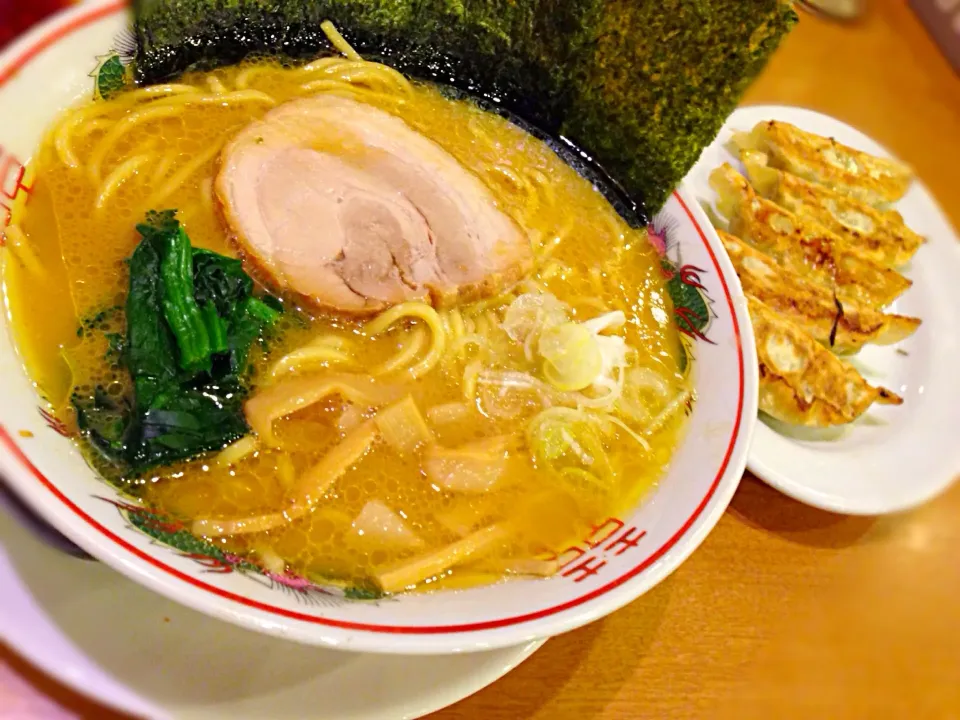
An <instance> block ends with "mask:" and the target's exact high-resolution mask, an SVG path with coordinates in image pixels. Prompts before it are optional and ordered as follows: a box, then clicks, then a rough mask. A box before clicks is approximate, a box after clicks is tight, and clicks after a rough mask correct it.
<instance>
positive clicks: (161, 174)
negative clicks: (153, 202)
mask: <svg viewBox="0 0 960 720" xmlns="http://www.w3.org/2000/svg"><path fill="white" fill-rule="evenodd" d="M176 159H177V158H176V156H174V155H173V154H172V153H163V154H162V155H161V156H160V161H159V162H158V163H157V166H156V167H155V168H154V170H153V175H151V177H150V186H151V187H153V186H155V185H159V184H160V181H161V180H163V179H164V178H165V177H166V176H167V173H169V172H170V167H171V166H172V165H173V162H174V160H176Z"/></svg>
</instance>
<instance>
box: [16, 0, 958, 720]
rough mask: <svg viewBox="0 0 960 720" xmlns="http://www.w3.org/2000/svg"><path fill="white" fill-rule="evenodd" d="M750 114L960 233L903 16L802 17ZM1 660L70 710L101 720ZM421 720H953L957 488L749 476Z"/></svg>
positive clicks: (758, 88) (952, 125) (925, 54)
mask: <svg viewBox="0 0 960 720" xmlns="http://www.w3.org/2000/svg"><path fill="white" fill-rule="evenodd" d="M746 103H781V104H788V105H798V106H804V107H810V108H814V109H817V110H821V111H823V112H826V113H829V114H831V115H834V116H836V117H838V118H840V119H841V120H844V121H846V122H848V123H850V124H851V125H854V126H856V127H858V128H860V129H861V130H863V131H864V132H866V133H867V134H869V135H871V136H873V137H874V138H876V139H877V140H878V141H880V142H881V143H883V144H884V145H886V146H887V147H888V148H889V149H890V150H891V151H892V152H894V153H896V154H897V155H899V156H900V157H901V158H903V159H905V160H906V161H908V162H910V163H911V164H913V165H914V166H915V167H916V169H917V172H918V174H919V175H920V177H921V178H922V179H923V181H924V182H925V183H926V184H927V186H928V187H929V188H930V189H931V191H932V192H933V193H934V195H935V196H936V197H937V198H938V200H939V201H940V203H941V205H942V206H943V207H944V209H945V210H946V212H947V214H948V216H949V217H950V218H951V220H952V222H953V223H954V225H956V226H960V190H958V189H957V177H958V176H957V166H958V163H960V79H958V77H957V76H956V75H955V74H954V72H953V71H952V69H951V68H950V67H949V65H948V64H947V62H946V60H945V59H944V58H942V57H941V56H940V55H939V53H938V51H937V49H936V47H935V46H934V44H933V43H932V41H931V40H930V39H929V37H928V36H927V35H926V32H925V31H924V29H923V28H922V27H921V26H920V24H919V22H918V21H917V19H916V18H915V17H914V16H913V14H912V13H911V11H910V10H909V8H908V7H907V5H906V4H905V3H903V2H900V1H899V0H873V1H872V2H869V3H868V8H867V14H866V16H865V17H864V18H863V19H862V21H860V22H859V23H858V24H855V25H842V24H833V23H830V22H827V21H824V20H819V19H816V18H812V17H810V16H803V18H802V22H801V25H800V27H799V28H798V29H797V30H796V31H795V32H794V33H793V34H792V36H791V37H790V38H789V39H788V40H787V41H786V43H785V44H784V47H783V48H782V49H781V50H780V52H779V53H778V55H777V56H776V57H775V59H774V60H773V62H772V63H771V64H770V66H769V68H768V69H767V71H766V72H765V73H764V75H763V76H762V77H761V78H760V79H759V80H758V82H757V83H756V84H755V85H754V86H753V88H752V89H751V91H750V93H749V95H748V96H747V98H746ZM958 470H960V468H958ZM903 480H904V482H910V478H909V477H905V478H904V479H903ZM4 657H6V659H7V660H8V661H9V662H13V663H15V665H14V667H15V669H16V670H17V671H18V672H20V673H21V674H22V675H24V676H25V677H27V679H28V680H29V681H30V682H32V683H33V684H34V685H35V686H36V687H38V688H40V689H42V690H43V691H44V692H46V693H48V694H49V695H51V696H52V697H53V698H54V699H56V700H57V701H58V702H59V703H60V704H62V705H65V706H67V707H70V708H71V709H73V710H75V711H76V712H78V713H79V714H80V715H81V716H84V717H97V718H105V719H106V718H111V717H115V716H113V715H111V714H110V713H108V712H106V711H104V710H100V709H97V708H95V707H94V706H93V705H91V704H89V703H87V702H85V701H83V700H80V699H78V698H76V697H75V696H73V695H72V694H71V693H70V692H69V691H66V690H64V689H63V688H60V687H58V686H57V685H56V684H55V683H52V682H51V681H50V680H48V679H46V678H44V677H43V676H41V675H40V674H39V673H37V672H36V671H33V670H32V669H30V668H29V667H27V666H26V665H25V664H23V663H22V662H20V661H16V660H15V659H13V657H12V656H11V655H9V654H8V653H7V654H5V653H4V652H3V651H2V649H0V661H2V660H3V659H4ZM434 717H435V718H436V720H479V719H481V718H482V719H483V720H525V719H527V718H536V719H538V720H614V719H620V718H629V719H630V720H639V719H641V718H655V719H657V720H669V719H671V718H678V719H681V718H709V719H716V720H726V719H727V718H730V719H733V718H736V719H737V720H752V719H753V718H757V719H758V720H759V719H761V718H763V719H767V718H777V719H778V720H791V719H792V718H798V719H803V720H810V719H812V718H838V719H848V718H849V719H854V718H856V719H860V718H863V719H864V720H867V719H869V720H884V719H886V718H890V719H894V718H897V719H899V718H907V717H909V718H911V720H922V719H925V718H930V719H931V720H933V719H936V720H943V719H947V718H960V486H955V487H954V488H953V489H952V490H951V491H950V492H948V493H947V494H946V495H945V496H943V497H941V498H940V499H938V500H936V501H934V502H932V503H930V504H929V505H927V506H925V507H923V508H921V509H918V510H916V511H913V512H910V513H906V514H902V515H898V516H890V517H886V518H881V519H869V518H851V517H842V516H837V515H832V514H829V513H825V512H821V511H818V510H814V509H811V508H808V507H805V506H803V505H801V504H799V503H796V502H794V501H792V500H790V499H788V498H786V497H784V496H782V495H780V494H779V493H777V492H775V491H773V490H771V489H769V488H767V487H766V486H765V485H762V484H761V483H759V482H758V481H757V480H755V479H754V478H752V477H749V476H748V477H746V478H745V479H744V482H743V484H742V485H741V487H740V489H739V491H738V492H737V495H736V497H735V498H734V500H733V503H732V505H731V507H730V509H729V511H728V512H727V513H726V515H725V516H724V517H723V519H722V520H721V521H720V523H719V525H718V526H717V528H716V530H715V531H714V532H713V533H712V534H711V535H710V536H709V537H708V538H707V540H706V541H705V542H704V544H703V546H702V547H701V548H700V549H699V550H698V551H697V552H696V553H694V555H693V556H692V557H691V558H690V559H689V560H688V561H687V562H686V563H685V564H684V565H683V566H682V567H681V568H680V569H679V570H678V571H677V572H676V573H674V575H673V576H671V577H670V578H668V579H667V580H666V581H665V582H663V583H662V584H661V585H660V586H658V587H657V588H655V589H654V590H653V591H651V592H650V593H648V594H647V595H645V596H644V597H643V598H641V599H640V600H638V601H636V602H635V603H633V604H631V605H629V606H628V607H626V608H624V609H623V610H621V611H619V612H617V613H615V614H614V615H612V616H610V617H608V618H607V619H605V620H603V621H601V622H598V623H595V624H593V625H591V626H589V627H586V628H584V629H582V630H579V631H576V632H573V633H570V634H568V635H565V636H562V637H558V638H555V639H553V640H551V641H550V642H549V643H547V645H546V646H545V647H544V648H543V649H542V650H541V651H540V652H539V653H537V654H536V655H534V656H533V657H532V658H531V659H530V660H528V661H527V662H526V663H525V664H524V665H522V666H521V667H520V668H519V669H517V670H516V671H515V672H513V673H512V674H510V675H508V676H507V677H506V678H504V679H503V680H501V681H500V682H498V683H496V684H495V685H493V686H492V687H490V688H487V689H486V690H484V691H482V692H480V693H478V694H477V695H475V696H473V697H471V698H469V699H467V700H465V701H463V702H461V703H459V704H458V705H456V706H454V707H452V708H449V709H447V710H446V711H443V712H441V713H438V714H437V715H436V716H434Z"/></svg>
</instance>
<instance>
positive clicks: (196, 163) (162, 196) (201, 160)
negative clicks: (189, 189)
mask: <svg viewBox="0 0 960 720" xmlns="http://www.w3.org/2000/svg"><path fill="white" fill-rule="evenodd" d="M219 152H220V146H219V145H213V146H211V147H209V148H207V149H206V150H205V151H204V152H202V153H200V154H199V155H197V156H196V157H195V158H194V159H193V160H191V161H190V162H188V163H187V164H186V165H184V166H183V167H182V168H180V169H179V170H178V171H177V172H175V173H174V174H173V177H171V178H170V179H169V180H167V182H166V183H165V184H164V185H163V186H161V188H160V189H159V190H157V191H156V192H155V193H154V194H153V195H151V196H150V199H149V200H148V201H147V204H148V205H150V206H151V207H153V206H156V205H158V204H159V203H162V202H163V201H164V200H166V199H167V198H168V197H170V196H171V195H173V193H175V192H176V191H177V190H179V189H180V187H181V186H182V185H183V184H184V183H185V182H186V181H187V180H189V179H190V177H191V176H192V175H193V174H194V173H195V172H197V171H198V170H199V169H200V168H201V167H203V166H204V165H206V164H207V163H208V162H210V161H211V160H213V158H214V157H215V156H216V155H217V153H219Z"/></svg>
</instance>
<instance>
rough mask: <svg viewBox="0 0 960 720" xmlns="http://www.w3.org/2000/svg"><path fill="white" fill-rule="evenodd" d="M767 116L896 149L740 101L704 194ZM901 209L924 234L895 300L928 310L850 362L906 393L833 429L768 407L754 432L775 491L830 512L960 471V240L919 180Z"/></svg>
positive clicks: (923, 486)
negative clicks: (736, 143)
mask: <svg viewBox="0 0 960 720" xmlns="http://www.w3.org/2000/svg"><path fill="white" fill-rule="evenodd" d="M762 120H781V121H784V122H789V123H792V124H794V125H796V126H797V127H800V128H802V129H804V130H808V131H810V132H814V133H817V134H819V135H825V136H830V137H834V138H836V139H837V140H838V141H839V142H841V143H844V144H846V145H849V146H851V147H855V148H857V149H859V150H863V151H865V152H868V153H872V154H875V155H880V156H883V157H889V156H890V153H889V152H887V151H886V150H885V149H884V148H883V147H881V146H880V145H879V144H878V143H876V142H874V141H873V140H871V139H870V138H869V137H867V136H866V135H864V134H863V133H861V132H860V131H858V130H855V129H854V128H852V127H850V126H849V125H846V124H845V123H842V122H840V121H839V120H835V119H834V118H831V117H829V116H827V115H823V114H821V113H818V112H814V111H812V110H803V109H800V108H793V107H784V106H779V105H760V106H754V107H745V108H740V109H739V110H737V111H736V112H734V113H733V114H732V115H731V116H730V117H729V118H728V119H727V122H726V123H725V124H724V126H723V129H722V130H721V131H720V134H719V135H718V136H717V139H716V140H714V142H713V144H711V145H710V146H709V147H708V148H707V149H706V150H704V152H703V155H701V156H700V160H699V162H698V163H697V164H696V166H695V167H694V168H693V170H692V171H691V172H690V174H689V175H688V176H687V180H688V182H689V184H690V186H691V189H692V191H693V192H694V193H695V194H696V195H697V198H698V199H699V200H700V201H701V202H704V201H706V202H708V203H712V202H713V200H714V199H715V198H716V194H715V193H714V191H713V190H712V189H711V188H710V185H709V182H708V179H709V176H710V172H711V170H713V169H714V168H715V167H717V166H719V165H720V164H722V163H724V162H729V163H731V164H732V165H734V166H735V167H739V168H740V169H741V171H742V169H743V168H742V165H741V164H740V162H739V160H738V159H737V158H736V157H734V156H733V155H732V154H731V153H729V152H728V151H727V150H726V149H725V148H724V147H723V145H724V143H726V142H727V140H728V139H729V138H730V135H731V134H732V133H733V132H734V131H736V130H750V129H751V128H752V127H753V126H754V125H755V124H756V123H757V122H760V121H762ZM930 142H936V139H935V138H931V139H930ZM896 209H897V210H899V211H900V213H901V214H902V215H903V217H904V220H906V222H907V224H908V225H909V226H910V227H911V228H913V229H914V230H915V231H916V232H918V233H920V234H921V235H924V236H925V237H926V238H927V243H926V244H925V245H924V246H923V247H922V248H920V251H919V252H918V253H917V254H916V255H915V256H914V258H913V260H912V262H911V263H910V264H909V265H908V266H907V267H906V268H905V269H904V270H903V272H904V274H906V275H907V277H909V278H910V279H911V280H913V287H912V288H911V289H910V290H908V291H907V292H906V293H905V294H904V295H903V296H901V297H900V298H899V299H898V300H897V301H896V302H895V303H894V304H893V305H892V306H891V307H890V308H889V310H890V311H891V312H897V313H901V314H904V315H911V316H914V317H919V318H922V319H923V324H922V325H921V326H920V329H919V330H918V331H917V332H916V334H914V335H913V336H912V337H910V338H908V339H907V340H905V341H903V342H901V343H900V344H898V345H896V346H892V347H879V346H868V347H867V348H865V349H864V350H863V351H861V352H860V353H859V354H858V355H857V356H855V358H854V359H853V364H854V365H855V366H856V367H857V368H858V369H859V370H860V371H861V372H862V373H863V374H864V376H865V377H866V378H867V380H868V381H870V382H871V383H874V384H882V385H884V386H886V387H888V388H890V389H891V390H893V391H894V392H897V393H899V394H900V395H902V396H903V398H904V403H903V405H901V406H900V407H890V406H887V407H881V406H874V407H873V408H872V409H871V410H870V411H869V412H868V413H867V414H866V415H864V416H863V417H861V418H860V419H859V420H858V421H857V422H855V423H853V424H852V425H851V426H848V427H846V428H844V429H840V430H838V431H829V432H811V431H802V430H800V429H797V428H789V427H787V426H784V425H782V424H780V423H777V421H775V420H773V419H772V418H769V417H765V416H763V415H761V420H762V421H763V422H760V423H757V427H756V432H755V433H754V435H753V444H752V445H751V448H750V453H749V457H748V461H747V467H748V468H749V469H750V470H751V471H752V472H753V473H755V474H756V475H757V476H759V477H761V478H762V479H763V480H765V481H766V482H767V483H769V484H770V485H772V486H773V487H775V488H777V489H778V490H780V491H782V492H784V493H786V494H787V495H790V496H791V497H794V498H796V499H797V500H800V501H801V502H805V503H807V504H808V505H813V506H815V507H819V508H823V509H824V510H831V511H833V512H841V513H847V514H851V515H878V514H881V513H890V512H896V511H900V510H905V509H907V508H910V507H913V506H916V505H919V504H920V503H923V502H925V501H927V500H929V499H930V498H932V497H934V496H935V495H937V494H938V493H940V492H942V491H943V490H945V489H946V488H947V487H948V486H949V485H950V484H951V483H952V481H953V480H954V479H955V478H956V477H957V475H958V473H960V442H958V435H957V426H958V424H960V409H958V407H960V406H958V403H960V372H958V371H957V367H958V365H957V362H958V358H960V320H958V311H960V310H958V309H960V239H958V238H957V235H956V233H955V232H954V230H953V229H952V228H951V227H950V222H949V221H948V220H947V218H946V216H945V215H944V214H943V211H941V210H940V208H938V207H937V204H936V202H935V201H934V199H933V197H932V196H931V195H930V193H929V192H928V191H927V189H926V188H925V187H924V186H923V185H922V183H920V182H915V183H914V185H913V187H912V188H911V189H910V192H909V193H907V195H906V197H904V199H903V200H901V201H900V203H898V204H897V208H896Z"/></svg>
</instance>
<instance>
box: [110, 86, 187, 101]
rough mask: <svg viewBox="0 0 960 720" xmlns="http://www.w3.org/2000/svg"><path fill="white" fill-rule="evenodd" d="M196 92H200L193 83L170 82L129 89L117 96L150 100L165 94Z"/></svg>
mask: <svg viewBox="0 0 960 720" xmlns="http://www.w3.org/2000/svg"><path fill="white" fill-rule="evenodd" d="M198 92H200V88H198V87H196V86H195V85H185V84H182V83H170V84H168V85H150V86H149V87H145V88H138V89H136V90H131V91H129V92H126V93H124V94H123V95H121V96H119V99H123V100H130V101H140V100H144V99H146V100H150V99H153V98H156V97H159V96H165V95H185V94H188V93H198Z"/></svg>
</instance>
